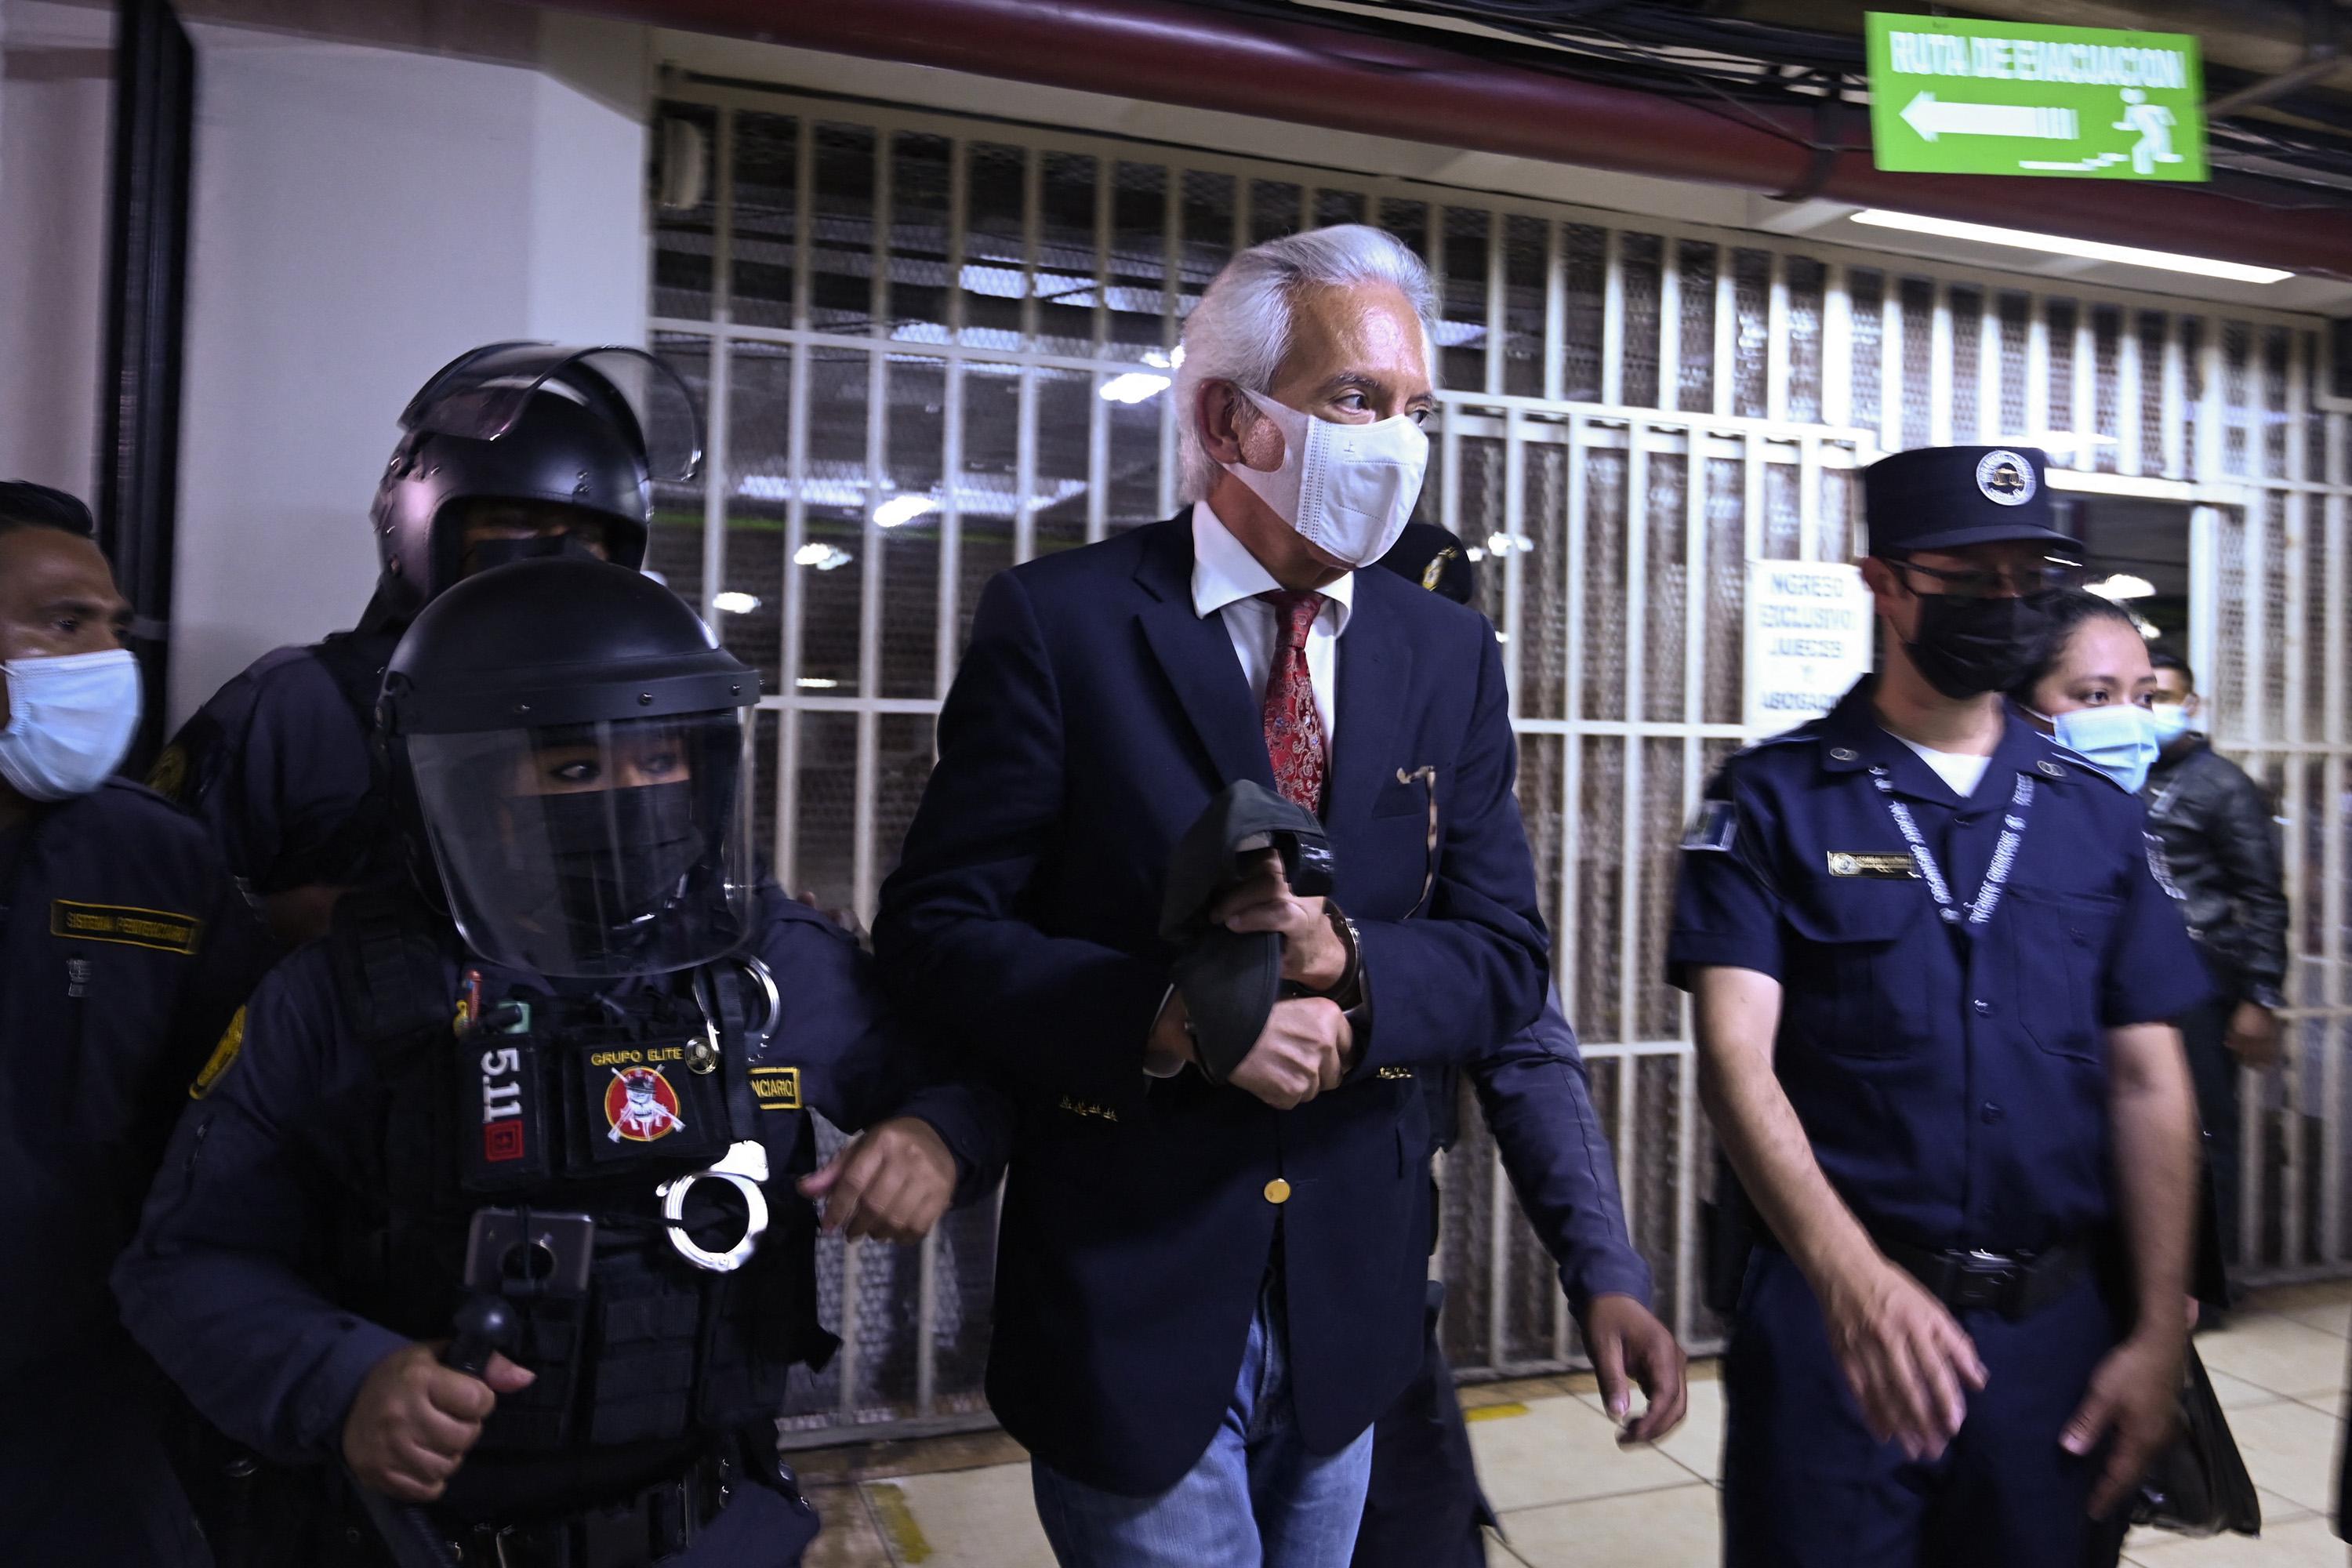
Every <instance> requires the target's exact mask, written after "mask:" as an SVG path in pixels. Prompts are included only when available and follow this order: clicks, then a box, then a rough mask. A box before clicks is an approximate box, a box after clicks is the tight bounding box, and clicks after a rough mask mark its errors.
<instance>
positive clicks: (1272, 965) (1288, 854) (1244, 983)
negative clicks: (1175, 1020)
mask: <svg viewBox="0 0 2352 1568" xmlns="http://www.w3.org/2000/svg"><path fill="white" fill-rule="evenodd" d="M1267 849H1272V850H1274V851H1275V852H1276V854H1278V855H1280V856H1281V857H1282V869H1283V875H1284V876H1285V877H1286V879H1288V880H1289V883H1290V889H1291V891H1293V892H1294V893H1297V894H1298V895H1299V896H1300V897H1301V898H1309V899H1313V898H1321V897H1323V896H1324V895H1326V894H1328V892H1330V890H1331V842H1330V839H1329V838H1328V837H1326V836H1325V834H1324V831H1323V825H1322V823H1320V822H1318V820H1316V817H1315V815H1314V813H1312V812H1310V811H1307V810H1306V809H1305V808H1304V807H1301V806H1297V805H1291V804H1290V802H1288V801H1286V800H1284V799H1283V798H1282V797H1281V796H1280V795H1276V794H1275V793H1274V792H1273V791H1272V790H1269V789H1267V788H1265V786H1264V785H1262V784H1253V783H1251V782H1249V781H1248V780H1244V781H1242V782H1241V783H1239V784H1229V785H1227V786H1226V787H1225V789H1224V791H1223V793H1222V794H1220V795H1218V796H1217V797H1216V798H1215V799H1214V800H1213V801H1211V802H1210V803H1209V807H1208V809H1207V810H1206V811H1203V812H1202V814H1201V815H1200V816H1199V818H1198V819H1197V820H1195V821H1194V822H1193V824H1192V826H1191V827H1189V828H1187V829H1185V832H1184V837H1182V838H1181V839H1179V840H1178V841H1177V844H1176V848H1175V851H1174V852H1173V853H1172V854H1171V856H1170V857H1169V860H1168V883H1167V891H1166V893H1165V894H1164V895H1163V897H1162V899H1161V901H1160V935H1161V936H1162V937H1164V938H1165V939H1167V940H1168V941H1170V942H1174V943H1176V944H1178V947H1179V949H1180V951H1179V952H1178V955H1177V959H1176V963H1175V981H1176V989H1177V990H1178V991H1180V992H1181V993H1182V994H1183V997H1184V1009H1185V1012H1186V1013H1187V1014H1188V1015H1189V1016H1190V1017H1191V1018H1192V1035H1193V1040H1194V1044H1195V1046H1196V1047H1197V1059H1198V1060H1199V1062H1200V1065H1201V1070H1202V1072H1203V1073H1204V1074H1206V1075H1207V1076H1208V1078H1209V1079H1211V1081H1213V1082H1216V1083H1223V1082H1224V1081H1225V1079H1227V1078H1228V1077H1230V1076H1231V1075H1232V1073H1233V1070H1234V1068H1237V1067H1239V1066H1240V1065H1241V1062H1242V1058H1244V1057H1246V1056H1248V1055H1249V1053H1250V1047H1253V1046H1255V1044H1256V1043H1257V1037H1258V1036H1259V1035H1260V1034H1261V1033H1263V1032H1264V1031H1265V1021H1266V1019H1267V1017H1268V1016H1271V1015H1272V1014H1273V1012H1274V1005H1275V1003H1276V1001H1278V1000H1280V998H1281V993H1282V937H1281V935H1280V933H1278V932H1276V931H1245V932H1237V931H1227V930H1226V929H1225V928H1224V927H1223V926H1222V925H1219V924H1217V923H1216V922H1215V921H1213V920H1211V919H1210V918H1209V911H1210V910H1211V908H1212V907H1213V905H1214V904H1215V902H1216V900H1217V898H1218V897H1219V895H1221V894H1223V892H1225V891H1226V890H1227V889H1231V888H1234V887H1235V886H1237V885H1239V884H1240V883H1241V882H1242V881H1243V880H1244V879H1245V878H1246V876H1247V868H1248V867H1249V864H1250V862H1251V861H1252V860H1253V859H1254V858H1255V857H1256V856H1257V855H1259V854H1261V853H1263V852H1264V851H1265V850H1267Z"/></svg>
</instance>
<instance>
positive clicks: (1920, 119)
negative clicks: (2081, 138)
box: [1903, 92, 2076, 142]
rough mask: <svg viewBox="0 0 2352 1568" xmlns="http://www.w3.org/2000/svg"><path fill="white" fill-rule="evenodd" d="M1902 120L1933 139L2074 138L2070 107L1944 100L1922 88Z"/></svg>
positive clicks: (1909, 103)
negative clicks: (1945, 101) (1959, 137)
mask: <svg viewBox="0 0 2352 1568" xmlns="http://www.w3.org/2000/svg"><path fill="white" fill-rule="evenodd" d="M1903 123H1905V124H1906V125H1908V126H1909V127H1911V129H1912V130H1914V131H1916V132H1918V133H1919V134H1920V135H1921V136H1923V137H1925V138H1927V140H1928V141H1930V142H1933V141H1934V140H1936V138H1937V137H1938V136H2031V137H2036V138H2039V139H2041V140H2042V141H2045V142H2072V141H2073V140H2074V137H2075V134H2076V131H2075V126H2076V120H2075V116H2074V110H2071V109H2037V108H2035V107H2033V106H2032V105H2031V104H2024V103H1943V102H1939V101H1938V100H1937V97H1936V95H1935V94H1934V93H1932V92H1923V93H1921V94H1920V95H1919V96H1918V97H1916V98H1915V99H1913V100H1911V101H1910V102H1908V103H1906V104H1905V105H1904V106H1903Z"/></svg>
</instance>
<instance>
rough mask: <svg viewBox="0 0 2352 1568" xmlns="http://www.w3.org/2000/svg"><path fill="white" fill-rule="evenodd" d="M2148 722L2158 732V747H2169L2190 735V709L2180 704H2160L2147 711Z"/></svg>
mask: <svg viewBox="0 0 2352 1568" xmlns="http://www.w3.org/2000/svg"><path fill="white" fill-rule="evenodd" d="M2147 721H2148V727H2149V728H2150V729H2152V730H2154V731H2156V743H2157V745H2158V747H2164V746H2169V745H2171V744H2172V742H2175V741H2178V740H2179V739H2180V737H2181V736H2183V735H2186V734H2187V733H2189V709H2188V708H2187V706H2186V705H2184V704H2182V703H2179V702H2159V703H2158V704H2157V705H2156V706H2155V707H2153V708H2150V709H2149V710H2147Z"/></svg>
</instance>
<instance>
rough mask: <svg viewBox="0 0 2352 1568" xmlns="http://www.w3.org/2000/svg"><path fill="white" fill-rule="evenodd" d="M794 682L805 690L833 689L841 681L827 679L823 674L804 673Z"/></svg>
mask: <svg viewBox="0 0 2352 1568" xmlns="http://www.w3.org/2000/svg"><path fill="white" fill-rule="evenodd" d="M840 684H841V682H839V681H838V680H830V679H826V678H825V677H824V676H822V675H803V676H801V677H799V678H798V679H795V680H794V681H793V685H794V686H797V687H799V688H800V689H802V690H803V691H831V690H832V689H834V688H835V687H836V686H839V685H840Z"/></svg>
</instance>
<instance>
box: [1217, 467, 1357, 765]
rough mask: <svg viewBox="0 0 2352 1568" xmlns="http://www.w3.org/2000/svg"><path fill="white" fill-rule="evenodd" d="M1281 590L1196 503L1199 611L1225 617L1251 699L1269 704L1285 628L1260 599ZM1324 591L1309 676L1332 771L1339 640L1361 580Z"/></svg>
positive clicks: (1311, 640) (1312, 631) (1311, 634)
mask: <svg viewBox="0 0 2352 1568" xmlns="http://www.w3.org/2000/svg"><path fill="white" fill-rule="evenodd" d="M1281 588H1282V584H1279V583H1277V582H1276V581H1275V580H1274V574H1272V573H1271V572H1268V571H1267V570H1266V569H1265V567H1264V566H1262V565H1260V564H1259V563H1258V559H1257V557H1256V556H1255V555H1252V554H1251V553H1250V552H1249V547H1248V546H1247V545H1245V544H1244V543H1243V542H1241V541H1240V540H1238V539H1235V538H1234V535H1233V531H1232V530H1230V529H1228V528H1227V527H1226V526H1225V524H1224V521H1223V519H1221V518H1219V517H1218V516H1217V514H1216V513H1215V512H1214V511H1213V510H1210V507H1209V503H1208V502H1207V501H1204V500H1203V501H1194V502H1193V503H1192V613H1193V614H1194V615H1197V616H1200V617H1201V618H1202V620H1206V619H1208V618H1209V617H1210V616H1213V615H1217V614H1220V613H1222V614H1223V616H1224V620H1225V635H1226V636H1227V637H1231V638H1233V643H1234V657H1235V658H1239V659H1240V660H1241V661H1242V674H1243V675H1244V677H1246V678H1247V679H1248V680H1249V689H1250V694H1251V695H1252V696H1254V697H1255V698H1256V699H1257V700H1258V706H1259V708H1260V709H1261V710H1263V709H1264V707H1265V683H1266V679H1267V677H1268V676H1269V675H1270V674H1272V672H1273V669H1274V649H1275V643H1276V638H1277V637H1278V636H1279V635H1280V632H1281V628H1280V627H1279V626H1277V625H1276V622H1275V615H1274V606H1273V605H1269V604H1266V603H1265V601H1263V600H1261V599H1260V598H1258V595H1260V594H1272V593H1277V592H1279V591H1280V590H1281ZM1319 592H1320V593H1321V594H1322V595H1323V607H1322V609H1321V610H1320V611H1318V612H1317V614H1316V616H1315V624H1314V625H1313V626H1310V627H1308V628H1307V679H1308V680H1309V681H1310V682H1311V683H1312V684H1313V685H1314V688H1315V716H1316V717H1317V718H1318V719H1320V720H1321V721H1323V747H1324V758H1325V765H1326V767H1327V768H1328V765H1329V759H1330V755H1331V745H1332V741H1333V736H1334V733H1335V731H1334V729H1333V721H1334V719H1335V717H1336V714H1337V711H1338V709H1339V700H1338V699H1339V674H1338V665H1339V654H1338V647H1339V637H1340V635H1341V634H1342V633H1344V632H1345V631H1346V630H1347V629H1348V616H1349V612H1350V611H1352V610H1353V608H1354V607H1355V595H1356V574H1354V573H1352V572H1350V573H1349V574H1347V575H1346V576H1344V577H1342V578H1340V579H1339V581H1338V582H1336V583H1333V584H1329V585H1328V586H1326V587H1324V588H1322V589H1320V590H1319Z"/></svg>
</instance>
